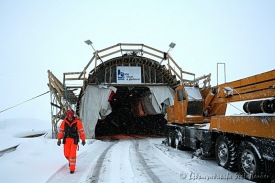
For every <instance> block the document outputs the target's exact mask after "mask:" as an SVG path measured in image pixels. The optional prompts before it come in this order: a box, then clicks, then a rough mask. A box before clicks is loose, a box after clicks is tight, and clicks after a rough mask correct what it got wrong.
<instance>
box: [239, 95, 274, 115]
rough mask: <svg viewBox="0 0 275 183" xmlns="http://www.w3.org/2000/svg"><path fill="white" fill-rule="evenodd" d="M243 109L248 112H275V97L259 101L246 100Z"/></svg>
mask: <svg viewBox="0 0 275 183" xmlns="http://www.w3.org/2000/svg"><path fill="white" fill-rule="evenodd" d="M243 110H244V111H245V112H246V113H250V114H255V113H274V112H275V98H273V99H267V100H259V101H249V102H245V103H244V105H243Z"/></svg>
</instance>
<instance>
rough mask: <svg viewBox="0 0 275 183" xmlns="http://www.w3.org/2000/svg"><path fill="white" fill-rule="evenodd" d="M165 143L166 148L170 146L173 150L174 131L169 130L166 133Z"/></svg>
mask: <svg viewBox="0 0 275 183" xmlns="http://www.w3.org/2000/svg"><path fill="white" fill-rule="evenodd" d="M167 143H168V146H171V147H173V148H175V147H176V145H175V135H174V131H172V130H170V129H169V131H168V133H167Z"/></svg>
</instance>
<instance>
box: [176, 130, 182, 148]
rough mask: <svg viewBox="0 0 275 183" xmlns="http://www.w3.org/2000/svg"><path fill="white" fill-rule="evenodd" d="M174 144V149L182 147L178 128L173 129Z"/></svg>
mask: <svg viewBox="0 0 275 183" xmlns="http://www.w3.org/2000/svg"><path fill="white" fill-rule="evenodd" d="M175 146H176V149H182V146H183V145H182V134H181V132H180V131H179V130H176V131H175Z"/></svg>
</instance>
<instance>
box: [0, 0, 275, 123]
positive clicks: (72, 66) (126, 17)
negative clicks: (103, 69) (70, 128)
mask: <svg viewBox="0 0 275 183" xmlns="http://www.w3.org/2000/svg"><path fill="white" fill-rule="evenodd" d="M274 10H275V1H273V0H201V1H198V0H188V1H187V0H171V1H167V0H139V1H130V0H119V1H114V0H113V1H111V0H100V1H99V0H97V1H96V0H82V1H76V0H75V1H71V0H58V1H57V0H39V1H37V0H28V1H25V0H0V25H1V29H0V48H1V49H0V68H1V70H0V83H1V86H2V88H1V99H2V100H1V103H0V111H2V110H4V109H6V108H8V107H11V106H13V105H16V104H18V103H21V102H23V101H25V100H28V99H30V98H32V97H35V96H37V95H39V94H42V93H44V92H46V91H48V90H49V89H48V86H47V83H48V74H47V70H51V71H52V72H53V73H54V74H55V75H56V76H57V77H58V78H59V79H60V80H61V81H62V80H63V72H77V71H82V70H83V68H84V67H85V66H86V64H87V63H88V61H89V60H90V59H91V57H92V53H93V50H92V48H91V47H89V46H87V45H86V44H85V43H84V41H85V40H87V39H90V40H91V41H93V43H94V44H93V46H94V47H95V48H96V49H97V50H100V49H103V48H106V47H109V46H112V45H114V44H117V43H143V44H146V45H148V46H151V47H154V48H157V49H159V50H161V51H167V50H168V48H169V47H168V45H169V44H170V43H171V42H174V43H176V47H175V48H174V49H173V50H172V51H171V52H170V55H171V56H172V57H173V59H174V60H175V61H176V62H177V63H178V64H179V65H180V66H181V67H182V68H183V70H185V71H189V72H193V73H195V74H196V76H201V75H204V74H208V73H212V85H213V86H214V85H216V84H217V79H216V76H217V73H216V64H217V62H224V63H226V73H227V75H226V80H227V81H233V80H237V79H241V78H243V77H247V76H250V75H254V74H257V73H261V72H265V71H269V70H272V69H274V66H275V11H274ZM91 69H92V68H90V70H91ZM90 70H89V71H90ZM221 82H222V80H221ZM50 114H51V107H50V95H49V94H47V95H44V96H42V97H39V98H37V99H35V100H32V101H30V102H27V103H25V104H22V105H20V106H18V107H15V108H13V109H10V110H8V111H5V112H2V113H0V117H1V118H2V119H5V118H17V117H18V118H21V117H34V118H39V119H43V120H48V121H50V120H51V116H50Z"/></svg>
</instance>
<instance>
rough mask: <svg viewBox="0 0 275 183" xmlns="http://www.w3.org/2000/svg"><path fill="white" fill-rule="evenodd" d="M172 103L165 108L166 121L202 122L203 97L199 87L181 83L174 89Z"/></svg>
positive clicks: (180, 122) (182, 122)
mask: <svg viewBox="0 0 275 183" xmlns="http://www.w3.org/2000/svg"><path fill="white" fill-rule="evenodd" d="M175 92H176V93H175V99H174V105H173V106H169V107H168V110H167V114H168V122H169V121H174V122H176V123H179V124H184V123H198V121H199V122H203V98H202V96H201V93H200V90H199V87H195V86H184V85H181V86H179V87H178V88H176V90H175Z"/></svg>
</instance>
